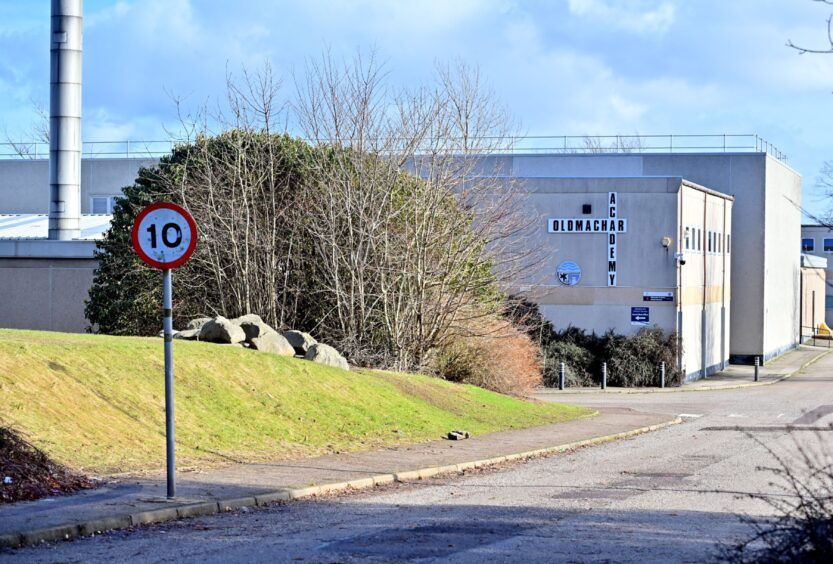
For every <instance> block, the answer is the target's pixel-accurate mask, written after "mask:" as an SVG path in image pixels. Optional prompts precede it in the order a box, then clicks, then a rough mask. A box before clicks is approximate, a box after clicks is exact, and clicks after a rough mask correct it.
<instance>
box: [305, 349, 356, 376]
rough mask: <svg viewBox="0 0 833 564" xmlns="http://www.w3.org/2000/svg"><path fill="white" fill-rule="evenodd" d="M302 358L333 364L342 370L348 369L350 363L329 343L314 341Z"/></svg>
mask: <svg viewBox="0 0 833 564" xmlns="http://www.w3.org/2000/svg"><path fill="white" fill-rule="evenodd" d="M304 358H305V359H307V360H311V361H313V362H318V363H320V364H326V365H329V366H335V367H336V368H341V369H344V370H350V365H349V364H347V360H346V359H345V358H344V357H343V356H341V354H340V353H339V352H338V351H337V350H335V349H334V348H333V347H331V346H330V345H325V344H323V343H315V344H314V345H312V346H310V348H309V350H308V351H307V354H305V355H304Z"/></svg>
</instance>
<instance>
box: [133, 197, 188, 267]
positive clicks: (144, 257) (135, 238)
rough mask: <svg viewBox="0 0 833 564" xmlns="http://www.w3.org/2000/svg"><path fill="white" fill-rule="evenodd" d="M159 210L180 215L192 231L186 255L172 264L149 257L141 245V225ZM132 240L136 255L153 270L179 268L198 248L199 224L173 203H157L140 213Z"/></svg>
mask: <svg viewBox="0 0 833 564" xmlns="http://www.w3.org/2000/svg"><path fill="white" fill-rule="evenodd" d="M158 209H168V210H171V211H173V212H175V213H178V214H179V215H181V216H182V217H183V218H184V219H185V221H186V222H187V223H188V227H189V228H190V229H191V240H190V242H189V243H188V248H187V249H186V250H185V253H184V254H183V255H182V256H180V257H179V258H178V259H176V260H174V261H171V262H160V261H158V260H155V259H153V258H151V257H149V256H148V255H147V253H145V251H144V250H143V249H142V246H141V244H140V243H139V225H141V223H142V220H143V219H144V218H145V216H147V215H148V214H149V213H151V212H153V211H155V210H158ZM130 238H131V240H132V241H133V250H134V251H136V254H137V255H139V258H140V259H142V260H143V261H144V262H146V263H147V264H149V265H150V266H152V267H153V268H160V269H162V270H167V269H171V268H177V267H179V266H182V265H183V264H185V261H187V260H188V259H189V258H191V254H192V253H193V252H194V249H195V248H196V247H197V223H196V222H195V221H194V218H193V217H191V214H190V213H188V210H186V209H185V208H183V207H182V206H180V205H177V204H174V203H172V202H156V203H155V204H151V205H149V206H147V207H146V208H144V209H143V210H142V211H140V212H139V215H137V216H136V220H135V221H134V222H133V229H132V230H131V232H130Z"/></svg>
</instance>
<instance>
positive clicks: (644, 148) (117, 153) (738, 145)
mask: <svg viewBox="0 0 833 564" xmlns="http://www.w3.org/2000/svg"><path fill="white" fill-rule="evenodd" d="M484 141H486V142H487V144H488V145H489V146H490V147H491V148H492V151H493V152H497V153H504V152H505V153H512V154H522V153H541V154H592V153H608V154H612V153H767V154H769V155H772V156H773V157H775V158H776V159H778V160H780V161H783V162H786V161H787V156H786V155H785V154H784V153H783V152H781V151H780V150H779V149H778V148H777V147H775V146H774V145H773V144H771V143H770V142H769V141H767V140H766V139H763V138H762V137H760V136H758V135H756V134H754V133H742V134H738V133H732V134H730V133H720V134H716V135H686V134H683V135H674V134H668V135H525V136H518V137H502V138H487V139H484ZM175 144H176V142H175V141H173V140H161V141H133V140H127V141H87V142H84V143H83V144H82V157H84V158H88V159H90V158H92V159H98V158H101V159H105V158H136V159H140V158H158V157H162V156H164V155H167V154H169V153H170V152H171V150H172V149H173V148H174V145H175ZM48 157H49V143H42V142H20V143H12V142H6V143H0V159H45V158H48Z"/></svg>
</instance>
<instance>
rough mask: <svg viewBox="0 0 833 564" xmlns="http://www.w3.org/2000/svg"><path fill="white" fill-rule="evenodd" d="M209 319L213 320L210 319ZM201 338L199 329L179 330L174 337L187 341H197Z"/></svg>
mask: <svg viewBox="0 0 833 564" xmlns="http://www.w3.org/2000/svg"><path fill="white" fill-rule="evenodd" d="M209 321H211V320H210V319H209ZM199 338H200V330H199V329H186V330H184V331H177V332H175V333H174V339H184V340H186V341H196V340H197V339H199Z"/></svg>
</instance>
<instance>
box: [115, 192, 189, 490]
mask: <svg viewBox="0 0 833 564" xmlns="http://www.w3.org/2000/svg"><path fill="white" fill-rule="evenodd" d="M131 235H132V240H133V249H134V250H135V251H136V254H138V255H139V258H141V259H142V260H143V261H144V262H146V263H147V264H149V265H150V266H152V267H154V268H158V269H161V270H162V312H163V315H162V329H163V333H164V336H165V442H166V451H167V468H168V498H169V499H172V498H174V497H175V496H176V475H175V469H176V455H175V452H174V352H173V318H172V314H173V312H172V307H173V306H172V301H173V300H172V289H171V270H172V269H174V268H176V267H178V266H182V265H183V264H184V263H185V261H187V260H188V259H189V258H190V257H191V253H193V252H194V248H195V247H196V246H197V225H196V223H194V218H193V217H191V214H190V213H188V211H187V210H186V209H185V208H183V207H181V206H178V205H176V204H172V203H170V202H158V203H156V204H151V205H149V206H148V207H146V208H145V209H143V210H142V211H141V212H139V215H138V216H136V221H135V222H134V223H133V231H132V234H131Z"/></svg>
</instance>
